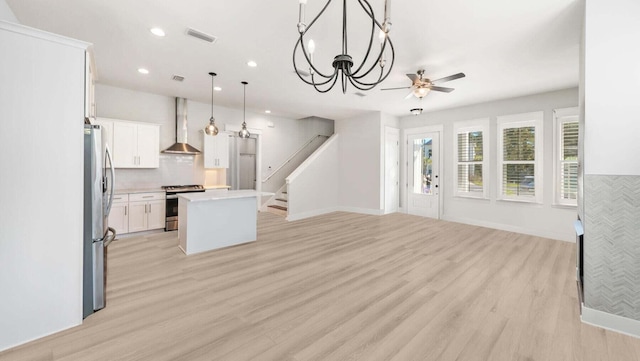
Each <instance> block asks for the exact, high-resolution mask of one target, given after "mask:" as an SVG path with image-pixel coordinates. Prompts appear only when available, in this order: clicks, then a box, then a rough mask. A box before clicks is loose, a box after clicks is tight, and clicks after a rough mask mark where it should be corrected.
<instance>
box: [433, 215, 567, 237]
mask: <svg viewBox="0 0 640 361" xmlns="http://www.w3.org/2000/svg"><path fill="white" fill-rule="evenodd" d="M442 220H443V221H449V222H456V223H464V224H470V225H472V226H479V227H486V228H494V229H499V230H502V231H508V232H515V233H522V234H528V235H530V236H537V237H543V238H550V239H555V240H558V241H563V242H570V243H575V242H576V240H575V235H573V239H571V238H569V239H568V238H567V235H563V234H560V233H557V232H549V231H546V230H538V229H529V228H524V227H518V226H512V225H508V224H502V223H493V222H485V221H479V220H477V219H472V218H464V217H455V216H449V215H444V216H442Z"/></svg>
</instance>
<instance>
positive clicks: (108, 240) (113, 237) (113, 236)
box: [104, 227, 116, 247]
mask: <svg viewBox="0 0 640 361" xmlns="http://www.w3.org/2000/svg"><path fill="white" fill-rule="evenodd" d="M109 233H111V235H108V234H109ZM115 240H116V230H115V229H113V228H111V227H108V228H107V236H106V237H105V238H104V247H107V246H109V244H111V242H113V241H115Z"/></svg>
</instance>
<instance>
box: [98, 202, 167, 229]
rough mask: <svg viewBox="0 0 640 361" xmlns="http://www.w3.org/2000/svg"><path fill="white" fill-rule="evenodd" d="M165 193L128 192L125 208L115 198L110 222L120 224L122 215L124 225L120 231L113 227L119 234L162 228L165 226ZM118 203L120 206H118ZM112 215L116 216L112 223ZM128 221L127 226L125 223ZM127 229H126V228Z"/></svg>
mask: <svg viewBox="0 0 640 361" xmlns="http://www.w3.org/2000/svg"><path fill="white" fill-rule="evenodd" d="M164 198H165V193H162V192H154V193H130V194H128V202H127V203H126V206H125V207H124V209H121V208H120V203H116V202H115V200H114V206H113V207H111V214H110V215H109V223H110V224H118V222H119V220H120V219H121V217H123V218H122V219H123V220H122V222H121V223H122V224H123V225H122V226H121V229H122V230H123V231H120V230H119V229H118V228H116V227H114V226H113V225H112V226H111V227H113V228H114V229H115V230H116V232H117V233H118V234H124V233H131V232H141V231H148V230H152V229H161V228H164V226H165V200H164ZM116 204H117V205H118V208H116ZM112 217H113V218H114V220H113V223H112ZM125 223H126V227H125V226H124V224H125ZM125 229H126V230H125Z"/></svg>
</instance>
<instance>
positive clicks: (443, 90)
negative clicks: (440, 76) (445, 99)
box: [429, 85, 454, 93]
mask: <svg viewBox="0 0 640 361" xmlns="http://www.w3.org/2000/svg"><path fill="white" fill-rule="evenodd" d="M429 88H430V89H431V90H435V91H437V92H445V93H451V92H452V91H454V89H453V88H445V87H443V86H433V85H432V86H430V87H429Z"/></svg>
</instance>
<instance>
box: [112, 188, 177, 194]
mask: <svg viewBox="0 0 640 361" xmlns="http://www.w3.org/2000/svg"><path fill="white" fill-rule="evenodd" d="M155 192H161V193H165V191H164V189H162V188H160V187H157V188H135V189H133V188H132V189H116V190H114V191H113V194H131V193H155Z"/></svg>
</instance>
